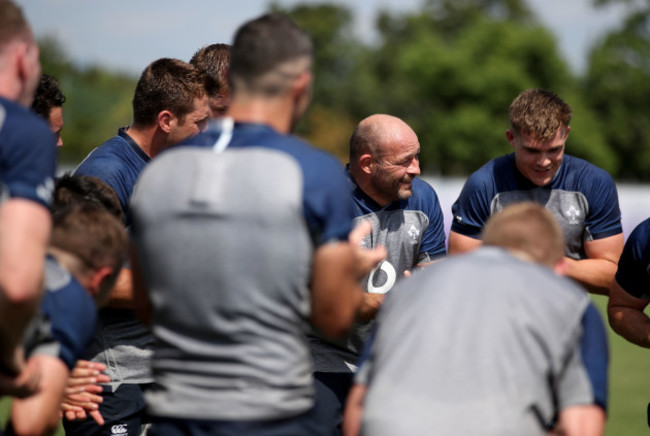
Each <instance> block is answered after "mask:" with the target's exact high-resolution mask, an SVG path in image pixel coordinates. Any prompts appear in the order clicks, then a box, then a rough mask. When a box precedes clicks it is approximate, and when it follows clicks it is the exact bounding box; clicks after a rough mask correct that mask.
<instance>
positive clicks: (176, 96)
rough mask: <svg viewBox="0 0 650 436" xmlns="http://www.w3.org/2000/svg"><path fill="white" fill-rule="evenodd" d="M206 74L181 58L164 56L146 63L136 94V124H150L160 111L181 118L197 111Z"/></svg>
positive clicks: (204, 91)
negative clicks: (196, 103)
mask: <svg viewBox="0 0 650 436" xmlns="http://www.w3.org/2000/svg"><path fill="white" fill-rule="evenodd" d="M207 86H208V83H207V79H206V75H205V73H203V72H201V71H199V70H198V69H197V68H194V66H193V65H191V64H188V63H187V62H183V61H181V60H179V59H171V58H162V59H158V60H156V61H154V62H152V63H151V64H149V65H148V66H147V68H145V69H144V71H143V72H142V75H140V79H139V80H138V83H137V85H136V87H135V93H134V95H133V124H135V125H141V126H148V125H151V124H154V123H155V122H156V119H157V116H158V114H159V113H160V112H161V111H164V110H168V111H170V112H171V113H173V114H174V116H176V117H178V118H180V119H181V120H182V119H183V118H184V117H185V116H186V115H187V114H189V113H190V112H192V111H193V110H194V100H196V99H197V98H201V97H203V96H204V95H206V87H207Z"/></svg>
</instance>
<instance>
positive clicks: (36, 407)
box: [11, 355, 69, 435]
mask: <svg viewBox="0 0 650 436" xmlns="http://www.w3.org/2000/svg"><path fill="white" fill-rule="evenodd" d="M32 360H36V361H37V362H38V365H39V367H40V374H41V381H40V389H39V391H38V393H36V394H35V395H32V396H31V397H28V398H25V399H14V400H13V402H12V404H11V423H12V426H13V428H14V433H15V434H16V435H45V434H53V433H54V432H55V431H56V429H57V427H58V425H59V406H60V404H61V398H62V396H63V390H64V389H65V385H66V381H67V379H68V372H69V371H68V367H67V366H66V365H65V363H63V361H61V360H60V359H58V358H56V357H53V356H46V355H36V356H34V357H32V358H30V361H32Z"/></svg>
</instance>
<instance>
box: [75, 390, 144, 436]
mask: <svg viewBox="0 0 650 436" xmlns="http://www.w3.org/2000/svg"><path fill="white" fill-rule="evenodd" d="M148 386H149V385H148V384H146V385H137V384H124V385H120V387H119V388H117V390H116V391H115V392H104V393H102V394H101V396H102V398H104V402H103V403H101V404H100V405H99V413H101V414H102V416H103V417H104V421H106V423H105V424H104V425H103V426H101V427H100V426H99V425H97V423H96V422H95V420H93V419H92V418H90V417H89V418H88V419H85V420H83V421H68V420H66V419H64V420H63V428H64V429H65V434H66V435H67V436H138V435H139V434H140V427H141V426H142V425H144V424H146V423H147V420H146V418H145V413H144V408H145V404H144V395H143V394H144V391H145V389H146V388H147V387H148Z"/></svg>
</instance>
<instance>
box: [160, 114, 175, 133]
mask: <svg viewBox="0 0 650 436" xmlns="http://www.w3.org/2000/svg"><path fill="white" fill-rule="evenodd" d="M174 120H175V117H174V114H172V113H171V112H170V111H168V110H164V111H160V112H158V127H159V128H160V130H162V131H163V132H165V133H167V134H169V132H171V131H172V128H173V127H174V126H173V124H174V123H175V121H174Z"/></svg>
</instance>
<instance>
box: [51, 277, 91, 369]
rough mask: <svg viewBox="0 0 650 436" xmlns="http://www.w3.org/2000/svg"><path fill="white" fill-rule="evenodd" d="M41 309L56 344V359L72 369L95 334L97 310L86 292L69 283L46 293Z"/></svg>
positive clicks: (78, 286)
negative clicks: (49, 325) (48, 322)
mask: <svg viewBox="0 0 650 436" xmlns="http://www.w3.org/2000/svg"><path fill="white" fill-rule="evenodd" d="M41 307H42V309H43V311H44V313H45V314H46V315H47V317H48V318H49V320H50V323H51V328H52V337H53V338H54V339H55V340H56V342H57V343H58V344H59V350H58V357H59V359H61V360H62V361H63V362H64V363H65V364H66V365H67V366H68V368H70V369H72V368H74V365H75V363H76V361H77V359H78V358H79V357H80V356H81V355H82V353H83V352H84V350H85V349H86V347H87V346H88V344H89V343H90V341H91V340H92V337H93V335H94V332H95V328H96V323H97V308H96V306H95V303H94V302H93V300H92V298H91V297H90V296H89V295H88V294H87V292H86V290H85V289H83V288H81V286H80V285H78V284H76V283H71V284H69V285H68V286H66V287H65V288H63V289H60V290H58V291H54V292H53V291H49V292H47V293H46V294H45V297H44V298H43V302H42V306H41Z"/></svg>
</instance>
